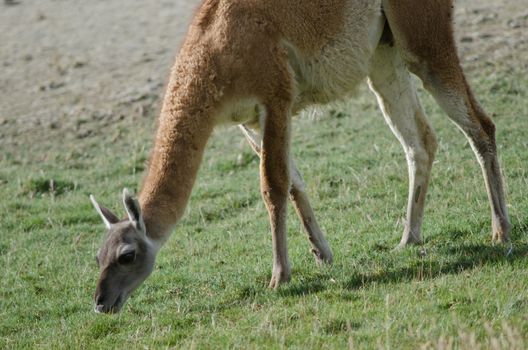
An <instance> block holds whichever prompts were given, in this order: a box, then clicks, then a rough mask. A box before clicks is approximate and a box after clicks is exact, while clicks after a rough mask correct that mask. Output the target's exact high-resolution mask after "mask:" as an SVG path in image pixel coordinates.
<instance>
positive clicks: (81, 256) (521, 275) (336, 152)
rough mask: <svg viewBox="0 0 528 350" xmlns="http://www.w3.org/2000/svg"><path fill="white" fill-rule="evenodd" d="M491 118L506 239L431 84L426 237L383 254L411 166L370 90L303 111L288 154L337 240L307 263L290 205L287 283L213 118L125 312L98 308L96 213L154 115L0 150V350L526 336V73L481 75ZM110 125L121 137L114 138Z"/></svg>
mask: <svg viewBox="0 0 528 350" xmlns="http://www.w3.org/2000/svg"><path fill="white" fill-rule="evenodd" d="M474 80H475V81H474V84H473V85H474V86H475V88H476V90H477V94H478V95H479V98H480V99H481V101H482V103H483V105H484V106H486V109H487V110H488V111H489V112H490V114H493V115H494V116H496V118H495V121H496V124H497V126H498V134H497V137H498V144H499V149H500V157H501V160H502V164H503V170H504V174H505V179H506V182H507V192H508V203H509V210H510V214H511V219H512V223H513V232H512V238H513V242H514V250H513V253H512V254H511V255H510V256H506V255H505V251H506V249H505V247H503V246H493V245H492V244H491V243H490V240H491V233H490V214H489V207H488V203H487V198H486V193H485V189H484V183H483V180H482V176H481V172H480V169H479V167H478V165H477V163H476V160H475V157H474V156H473V154H472V152H471V149H470V147H469V145H468V143H467V141H466V140H465V139H464V138H463V137H462V136H461V133H460V132H459V131H458V130H456V128H455V127H454V126H453V125H452V124H451V123H450V122H449V120H448V119H447V117H445V116H444V115H443V114H442V113H441V112H440V110H439V109H438V107H437V106H436V104H434V103H433V101H432V100H431V98H430V97H428V96H424V98H423V99H422V100H423V102H424V106H425V109H426V111H427V113H428V115H429V116H430V119H431V122H432V124H433V125H434V127H435V129H436V131H437V134H438V138H439V144H440V147H439V152H438V156H437V160H436V162H435V165H434V168H433V177H432V181H431V187H430V192H429V194H428V200H427V207H426V214H425V221H424V225H423V235H424V238H425V250H426V254H423V249H420V248H409V249H405V250H403V251H398V252H397V251H394V250H393V249H392V248H394V247H395V246H396V244H397V243H398V241H399V238H400V235H401V232H402V230H403V217H404V215H405V203H406V196H407V168H406V164H405V161H404V155H403V152H402V150H401V147H400V145H399V143H398V142H397V140H396V139H395V138H394V136H393V135H392V134H391V133H390V131H389V129H388V128H387V127H386V125H385V124H384V122H383V119H382V116H381V114H380V113H379V112H378V110H377V107H376V105H375V101H374V98H373V97H372V96H371V95H370V94H368V93H366V92H365V91H362V92H361V94H360V96H359V97H358V99H356V100H354V101H352V102H350V103H346V104H340V105H338V106H336V107H333V109H332V110H326V111H323V114H322V115H321V117H318V118H315V119H313V118H309V117H306V116H305V117H302V118H300V119H299V120H297V121H296V123H295V126H294V142H293V153H294V155H295V157H296V160H297V163H298V166H299V168H300V170H301V172H302V173H303V175H304V177H305V180H306V182H307V189H308V193H309V195H310V197H311V200H312V204H313V206H314V209H315V211H316V213H317V216H318V219H319V221H320V224H321V226H322V227H323V228H324V230H325V231H326V232H327V236H328V239H329V243H330V244H331V246H332V248H333V250H334V254H335V264H334V265H333V266H332V267H325V268H319V267H317V266H315V264H314V261H313V257H312V256H311V254H310V253H309V244H308V242H307V240H306V239H305V237H304V233H303V232H302V229H301V225H300V223H299V221H298V220H297V218H296V217H295V215H294V213H293V210H291V208H290V211H289V226H288V236H289V250H290V257H291V261H292V264H293V280H292V282H291V283H290V284H288V285H286V286H284V287H282V288H280V290H278V291H272V290H268V289H267V283H268V280H269V278H270V272H271V237H270V234H269V227H268V220H267V213H266V210H265V207H264V205H263V203H262V201H261V199H260V194H259V180H258V160H257V158H256V157H255V156H254V155H253V154H252V153H251V150H250V149H249V147H248V146H247V145H245V144H244V143H243V141H242V136H240V135H239V133H238V131H237V130H234V129H222V130H218V131H217V132H215V135H214V137H213V139H212V140H211V142H210V144H209V147H208V150H207V153H206V156H205V160H204V163H203V166H202V169H201V171H200V175H199V179H198V181H197V185H196V187H195V189H194V192H193V196H192V200H191V203H190V206H189V209H188V212H187V215H186V216H185V218H184V220H183V221H182V222H181V223H180V224H179V225H178V227H177V229H176V231H175V232H174V233H173V235H172V237H171V238H170V240H169V242H168V243H167V244H166V246H165V247H164V248H163V249H162V251H161V252H160V254H159V257H158V261H157V264H156V268H155V271H154V273H153V275H152V276H151V278H150V279H148V280H147V281H146V282H145V284H144V285H143V286H142V287H141V288H140V289H139V290H138V291H137V292H136V293H135V294H134V295H133V297H132V298H131V299H130V300H129V302H128V304H127V305H126V307H125V308H124V309H123V311H122V313H121V314H119V315H102V316H101V315H96V314H95V313H93V311H92V309H93V305H92V294H93V290H94V287H95V282H96V279H97V274H98V270H97V267H96V264H95V261H94V255H95V252H96V250H97V247H98V245H99V243H100V242H101V238H102V233H103V225H102V223H101V222H100V219H99V217H98V216H97V214H96V213H95V211H94V210H93V208H92V207H91V205H90V202H89V200H88V195H89V194H90V193H94V194H96V195H97V197H98V200H99V201H100V202H101V203H105V204H107V205H108V206H110V207H111V208H112V209H114V210H116V211H118V212H120V213H122V212H123V209H122V208H121V207H120V204H119V203H120V197H119V194H120V191H121V189H122V188H123V187H125V186H128V187H131V188H136V189H137V186H138V183H139V182H140V180H141V177H142V171H143V168H144V161H145V159H147V158H148V151H149V147H150V146H149V145H150V142H151V139H152V130H153V126H152V125H151V121H150V120H149V121H145V120H142V121H141V123H138V122H137V121H134V122H132V121H127V120H124V121H122V122H120V123H121V124H118V125H116V126H115V128H114V129H115V130H117V131H115V130H112V131H111V130H106V129H103V130H101V132H100V133H99V136H98V137H92V138H87V139H83V140H82V141H78V140H77V141H74V140H70V139H69V138H68V137H65V138H61V139H60V142H58V140H59V139H55V140H54V139H49V140H45V139H42V140H40V141H37V142H34V143H31V144H29V145H27V146H26V147H22V148H17V147H15V146H6V148H5V149H4V150H3V151H2V154H1V155H0V196H1V198H2V199H1V201H0V230H1V235H0V268H1V269H2V273H1V276H2V279H1V282H0V283H1V285H0V348H45V349H48V348H110V347H118V348H145V347H147V348H148V347H155V348H166V347H169V348H170V347H175V348H191V347H194V348H203V349H209V348H227V347H229V348H257V347H269V348H281V347H289V348H299V349H306V348H346V347H355V348H377V347H379V348H410V349H417V348H419V347H420V346H422V347H424V348H431V347H432V348H450V347H454V348H468V349H469V348H471V349H477V348H479V346H480V347H482V348H492V347H495V348H509V349H521V348H524V347H525V346H528V316H527V315H528V270H527V266H528V238H527V235H526V233H527V231H528V171H527V164H528V137H527V136H528V131H527V130H528V121H527V120H528V119H527V116H528V103H527V102H526V101H528V80H526V76H525V75H523V74H520V73H519V74H511V73H508V74H506V73H501V71H500V70H499V71H498V72H495V73H494V72H493V71H492V69H491V68H489V69H488V71H484V72H483V73H482V76H481V77H477V78H475V79H474ZM115 135H118V137H115Z"/></svg>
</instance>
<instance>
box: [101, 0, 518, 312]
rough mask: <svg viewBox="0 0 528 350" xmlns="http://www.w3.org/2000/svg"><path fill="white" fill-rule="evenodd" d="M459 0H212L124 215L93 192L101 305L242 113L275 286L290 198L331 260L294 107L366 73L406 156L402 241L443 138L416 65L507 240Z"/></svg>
mask: <svg viewBox="0 0 528 350" xmlns="http://www.w3.org/2000/svg"><path fill="white" fill-rule="evenodd" d="M452 19H453V1H452V0H305V1H292V0H205V1H203V3H202V5H201V7H200V8H199V10H198V11H197V13H196V15H195V17H194V19H193V21H192V24H191V26H190V29H189V32H188V34H187V36H186V37H185V40H184V43H183V46H182V48H181V50H180V52H179V54H178V56H177V59H176V62H175V64H174V67H173V69H172V72H171V76H170V81H169V84H168V87H167V92H166V95H165V99H164V102H163V108H162V111H161V115H160V118H159V127H158V130H157V134H156V139H155V143H154V148H153V151H152V157H151V161H150V165H149V168H148V171H147V173H146V175H145V177H144V180H143V185H142V187H141V191H140V193H139V197H138V199H136V198H134V197H133V196H132V195H131V194H130V193H129V192H128V191H126V190H125V191H124V193H123V204H124V206H125V209H126V212H127V217H126V219H124V220H121V219H119V218H118V217H117V216H116V215H115V214H113V213H112V212H111V211H109V210H108V209H106V208H104V207H103V206H100V205H99V204H98V203H97V202H96V201H95V199H94V197H93V196H91V200H92V203H93V205H94V206H95V208H96V210H97V212H98V213H99V215H100V216H101V218H102V219H103V222H104V224H105V225H106V228H107V229H108V232H107V235H106V238H105V240H104V243H103V245H102V246H101V248H100V250H99V252H98V254H97V260H98V263H99V268H100V276H99V281H98V283H97V288H96V291H95V310H96V311H97V312H117V311H119V310H120V309H121V308H122V306H123V304H124V303H125V301H126V300H127V298H128V297H129V295H130V294H131V293H132V292H133V291H134V290H135V289H136V288H137V287H138V286H139V285H140V284H141V283H142V282H143V281H144V280H145V279H146V278H147V277H148V276H149V274H150V273H151V272H152V269H153V266H154V262H155V259H156V255H157V253H158V251H159V249H160V248H161V246H162V245H163V244H164V242H165V241H166V240H167V239H168V237H169V235H170V234H171V232H172V231H173V229H174V227H175V225H176V223H177V222H178V220H179V219H180V218H181V216H182V215H183V213H184V210H185V207H186V205H187V202H188V200H189V197H190V194H191V190H192V187H193V184H194V181H195V178H196V174H197V172H198V168H199V166H200V163H201V160H202V155H203V153H204V148H205V147H206V143H207V140H208V139H209V137H210V135H211V132H212V131H213V128H214V127H215V126H217V125H219V124H225V123H233V124H240V125H241V126H240V128H241V129H242V132H243V133H244V135H245V137H246V138H247V140H248V141H249V143H250V145H251V147H252V148H253V149H254V151H255V152H256V153H257V154H258V156H259V157H260V179H261V193H262V197H263V199H264V202H265V204H266V208H267V210H268V212H269V219H270V224H271V233H272V247H273V269H272V277H271V281H270V284H269V285H270V287H271V288H276V287H278V286H279V285H280V284H282V283H285V282H288V281H289V280H290V276H291V269H290V262H289V259H288V249H287V242H286V208H287V202H288V198H290V199H291V201H292V203H293V206H294V207H295V209H296V212H297V214H298V216H299V217H300V219H301V221H302V224H303V226H304V229H305V231H306V233H307V236H308V239H309V241H310V244H311V246H312V252H313V254H314V256H315V259H316V261H317V262H318V263H332V259H333V258H332V251H331V249H330V247H329V245H328V243H327V241H326V239H325V236H324V234H323V231H322V230H321V228H320V227H319V224H318V223H317V220H316V218H315V216H314V213H313V210H312V207H311V206H310V203H309V200H308V197H307V194H306V192H305V190H304V185H303V180H302V178H301V175H300V174H299V171H298V170H297V168H296V166H295V162H294V161H293V159H292V157H291V154H290V133H291V131H290V130H291V118H292V116H294V115H296V114H298V113H299V112H300V111H302V110H303V109H305V108H306V107H308V106H311V105H314V104H327V103H330V102H332V101H335V100H338V99H344V98H347V97H350V96H351V95H352V94H353V93H354V91H355V89H356V87H357V86H358V84H360V83H361V82H362V81H363V80H364V79H365V78H368V79H367V80H368V84H369V87H370V89H371V90H372V91H373V92H374V94H375V95H376V97H377V100H378V102H379V105H380V107H381V110H382V112H383V115H384V117H385V120H386V121H387V123H388V124H389V127H390V128H391V130H392V131H393V133H394V134H395V135H396V137H397V138H398V140H399V141H400V143H401V144H402V146H403V148H404V150H405V155H406V159H407V163H408V171H409V194H408V204H407V216H406V224H405V228H404V231H403V236H402V239H401V242H400V246H405V245H408V244H411V243H421V242H422V238H421V233H420V227H421V224H422V217H423V213H424V203H425V197H426V193H427V187H428V184H429V179H430V173H431V167H432V164H433V159H434V156H435V151H436V148H437V142H436V139H435V136H434V132H433V130H432V129H431V126H430V125H429V123H428V121H427V119H426V117H425V113H424V110H423V108H422V107H421V105H420V102H419V100H418V96H417V92H416V88H415V86H414V83H413V79H412V78H411V74H410V73H413V74H414V75H416V76H418V78H420V79H421V81H422V82H423V85H424V87H425V88H426V90H428V91H429V93H431V94H432V96H433V97H434V98H435V100H436V101H437V102H438V104H439V105H440V107H441V108H442V109H443V110H444V111H445V112H446V114H447V115H448V116H449V118H450V119H451V120H452V121H454V122H455V123H456V124H457V125H458V126H459V128H460V129H461V130H462V132H463V133H464V134H465V135H466V136H467V138H468V140H469V142H470V143H471V146H472V148H473V150H474V152H475V154H476V156H477V159H478V162H479V163H480V166H481V168H482V172H483V175H484V181H485V185H486V190H487V193H488V197H489V202H490V206H491V226H492V238H493V240H495V241H499V242H506V241H508V240H509V231H510V227H511V225H510V221H509V219H508V212H507V208H506V202H505V195H504V187H503V182H502V178H501V169H500V165H499V161H498V158H497V147H496V142H495V126H494V124H493V122H492V121H491V119H490V118H489V117H488V115H486V113H485V112H484V110H483V109H482V108H481V107H480V105H479V103H478V102H477V100H476V98H475V97H474V95H473V93H472V92H471V89H470V87H469V85H468V83H467V80H466V78H465V76H464V73H463V72H462V69H461V67H460V61H459V58H458V55H457V51H456V46H455V40H454V36H453V25H452Z"/></svg>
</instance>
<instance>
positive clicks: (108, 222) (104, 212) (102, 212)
mask: <svg viewBox="0 0 528 350" xmlns="http://www.w3.org/2000/svg"><path fill="white" fill-rule="evenodd" d="M90 200H91V201H92V204H93V206H94V208H95V210H97V212H98V213H99V216H100V217H101V219H103V222H104V224H105V226H106V228H107V229H110V226H112V224H116V223H118V222H119V219H118V218H117V216H116V215H115V214H114V213H112V212H111V211H110V209H107V208H105V207H103V206H100V205H99V203H97V201H96V200H95V197H94V196H93V195H90Z"/></svg>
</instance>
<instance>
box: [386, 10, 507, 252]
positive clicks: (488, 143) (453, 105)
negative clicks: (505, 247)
mask: <svg viewBox="0 0 528 350" xmlns="http://www.w3.org/2000/svg"><path fill="white" fill-rule="evenodd" d="M452 5H453V4H452V0H445V1H415V0H384V1H383V8H384V11H385V15H386V17H387V19H388V23H389V27H390V29H391V32H392V34H393V37H394V41H395V44H396V46H397V47H398V48H399V49H400V50H401V53H402V55H403V57H404V59H405V61H406V63H407V66H408V67H409V69H410V70H411V71H412V72H413V73H415V74H416V75H418V76H419V77H420V78H421V79H422V81H423V82H424V86H425V88H426V89H427V90H428V91H429V92H430V93H431V94H432V95H433V96H434V98H435V99H436V101H437V102H438V104H439V105H440V106H441V107H442V109H443V110H444V111H445V112H446V113H447V115H448V116H449V118H451V120H453V121H454V122H455V123H456V124H457V125H458V126H459V127H460V129H461V130H462V131H463V132H464V134H465V135H466V137H467V138H468V140H469V142H470V144H471V146H472V148H473V150H474V152H475V155H476V157H477V159H478V161H479V163H480V166H481V168H482V172H483V175H484V180H485V184H486V189H487V193H488V198H489V201H490V206H491V216H492V238H493V240H495V241H499V242H506V241H508V240H509V233H510V229H511V224H510V220H509V218H508V210H507V208H506V200H505V195H504V188H503V181H502V176H501V169H500V165H499V161H498V158H497V146H496V141H495V125H494V124H493V122H492V120H491V118H490V117H489V116H488V115H486V113H485V112H484V110H483V109H482V108H481V107H480V105H479V104H478V102H477V100H476V99H475V97H474V96H473V93H472V92H471V88H470V87H469V84H468V83H467V80H466V78H465V76H464V73H463V72H462V69H461V67H460V61H459V58H458V55H457V51H456V45H455V40H454V38H453V28H452V17H453V6H452Z"/></svg>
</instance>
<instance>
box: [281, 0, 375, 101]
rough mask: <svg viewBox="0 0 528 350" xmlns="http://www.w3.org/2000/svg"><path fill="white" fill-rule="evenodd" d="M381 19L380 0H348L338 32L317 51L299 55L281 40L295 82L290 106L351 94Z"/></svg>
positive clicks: (370, 52)
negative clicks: (342, 26)
mask: <svg viewBox="0 0 528 350" xmlns="http://www.w3.org/2000/svg"><path fill="white" fill-rule="evenodd" d="M384 22H385V19H384V16H383V15H382V13H381V0H357V1H351V2H350V4H349V8H348V10H347V15H346V23H345V26H344V30H343V32H342V34H341V35H339V36H338V37H337V38H336V39H335V40H333V41H332V42H330V43H329V44H328V45H326V46H325V47H323V49H322V50H321V52H320V53H318V54H317V55H312V56H311V57H306V56H303V55H302V54H301V53H300V52H299V51H298V50H297V49H296V48H295V47H294V46H292V45H291V44H290V43H288V42H285V43H284V46H285V48H286V50H287V52H288V55H289V63H290V67H291V69H292V71H293V73H294V76H295V83H296V94H297V98H296V103H295V108H294V110H301V109H303V108H305V107H307V106H309V105H312V104H326V103H329V102H332V101H335V100H338V99H343V98H346V97H348V96H350V95H352V94H353V93H354V92H355V90H356V88H357V86H358V85H359V84H360V83H361V82H362V81H363V80H364V79H365V77H366V76H367V75H368V74H369V70H370V61H371V58H372V56H373V54H374V50H375V49H376V46H377V45H378V42H379V40H380V37H381V34H382V32H383V26H384Z"/></svg>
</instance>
